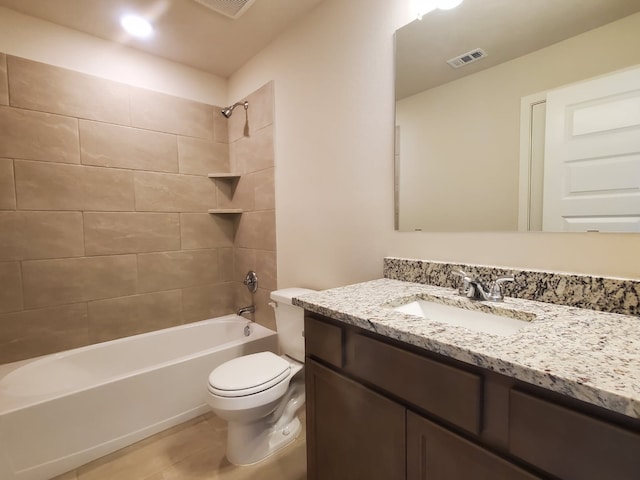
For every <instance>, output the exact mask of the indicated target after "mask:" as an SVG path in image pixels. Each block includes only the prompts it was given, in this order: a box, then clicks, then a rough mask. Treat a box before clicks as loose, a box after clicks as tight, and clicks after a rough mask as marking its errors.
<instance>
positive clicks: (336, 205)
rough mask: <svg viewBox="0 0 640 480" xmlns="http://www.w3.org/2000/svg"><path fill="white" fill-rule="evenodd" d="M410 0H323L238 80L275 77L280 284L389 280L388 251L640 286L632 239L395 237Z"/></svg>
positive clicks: (246, 88)
mask: <svg viewBox="0 0 640 480" xmlns="http://www.w3.org/2000/svg"><path fill="white" fill-rule="evenodd" d="M409 7H410V0H402V1H400V0H349V1H344V0H325V1H324V2H323V3H321V4H320V5H319V6H318V7H317V8H316V9H315V10H314V11H313V12H311V13H310V14H309V15H308V16H307V17H306V18H304V19H302V20H301V21H300V22H299V23H298V24H297V25H295V26H294V27H293V28H291V29H290V30H288V31H287V32H285V33H284V34H283V35H281V36H280V37H279V38H278V39H277V40H276V41H274V42H273V43H272V44H270V45H269V46H267V47H266V48H265V49H264V50H263V51H262V52H261V53H260V54H258V55H257V56H256V57H254V58H253V59H252V60H251V61H250V62H248V63H247V64H246V65H245V66H244V67H243V68H242V69H240V70H239V71H238V72H236V74H234V75H233V76H232V77H231V79H230V82H229V98H241V97H242V96H243V95H246V94H247V93H249V92H251V91H253V90H255V89H256V88H257V87H259V86H260V85H262V84H264V83H265V82H266V81H268V80H271V79H273V80H274V81H275V99H276V138H275V142H276V201H277V235H278V286H279V287H287V286H294V285H297V286H305V287H313V288H328V287H332V286H337V285H344V284H348V283H353V282H357V281H364V280H369V279H372V278H379V277H380V276H381V275H382V257H383V256H386V255H394V256H404V257H412V258H425V259H434V260H444V261H459V262H472V263H480V264H489V265H502V266H508V267H523V268H534V269H546V270H554V271H567V272H576V273H592V274H599V275H608V276H620V277H629V278H640V258H639V257H640V255H639V253H638V252H640V238H639V236H638V235H630V234H592V233H586V234H562V233H482V234H469V233H456V234H451V233H449V234H447V233H413V232H405V233H402V232H395V231H394V230H393V124H394V121H393V112H394V98H393V97H394V95H393V32H394V31H395V30H396V29H397V28H399V27H400V26H402V25H404V24H406V23H407V22H409V21H410V20H411V17H410V9H409Z"/></svg>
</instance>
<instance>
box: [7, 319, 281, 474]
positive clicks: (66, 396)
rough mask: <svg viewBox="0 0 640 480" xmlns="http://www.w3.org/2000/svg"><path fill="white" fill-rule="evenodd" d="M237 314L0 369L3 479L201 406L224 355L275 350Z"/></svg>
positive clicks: (54, 465)
mask: <svg viewBox="0 0 640 480" xmlns="http://www.w3.org/2000/svg"><path fill="white" fill-rule="evenodd" d="M248 323H249V322H248V321H247V320H246V319H244V318H242V317H238V316H236V315H227V316H224V317H219V318H214V319H210V320H204V321H201V322H197V323H191V324H187V325H182V326H178V327H173V328H168V329H165V330H158V331H155V332H151V333H145V334H142V335H136V336H133V337H127V338H121V339H118V340H113V341H110V342H105V343H100V344H96V345H90V346H87V347H82V348H77V349H73V350H69V351H66V352H61V353H55V354H51V355H46V356H44V357H39V358H37V359H32V360H26V361H22V362H16V363H13V364H8V365H2V366H0V479H2V480H14V479H15V480H44V479H50V478H52V477H54V476H56V475H59V474H61V473H64V472H67V471H69V470H72V469H74V468H77V467H79V466H80V465H83V464H85V463H87V462H89V461H91V460H94V459H96V458H98V457H101V456H103V455H106V454H108V453H111V452H113V451H115V450H118V449H120V448H122V447H125V446H127V445H130V444H132V443H134V442H136V441H138V440H141V439H143V438H145V437H148V436H150V435H153V434H154V433H157V432H159V431H161V430H164V429H166V428H169V427H171V426H173V425H176V424H179V423H181V422H184V421H186V420H188V419H190V418H193V417H196V416H198V415H200V414H202V413H205V412H208V411H209V408H208V407H207V405H206V404H205V401H204V398H205V392H206V391H207V377H208V375H209V373H210V372H211V370H212V369H213V368H214V367H216V366H217V365H220V364H221V363H222V362H224V361H226V360H228V359H231V358H234V357H237V356H240V355H244V354H247V353H255V352H258V351H266V350H269V351H273V352H276V351H277V336H276V332H274V331H272V330H269V329H267V328H264V327H262V326H260V325H258V324H251V334H250V335H249V336H248V337H245V335H244V332H243V330H244V328H245V326H246V325H248Z"/></svg>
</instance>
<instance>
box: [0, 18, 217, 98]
mask: <svg viewBox="0 0 640 480" xmlns="http://www.w3.org/2000/svg"><path fill="white" fill-rule="evenodd" d="M0 52H2V53H8V54H10V55H15V56H18V57H23V58H28V59H30V60H35V61H37V62H43V63H48V64H50V65H56V66H58V67H63V68H68V69H70V70H75V71H78V72H82V73H87V74H90V75H96V76H99V77H103V78H107V79H109V80H115V81H117V82H122V83H126V84H129V85H133V86H136V87H141V88H148V89H150V90H155V91H157V92H162V93H167V94H169V95H176V96H179V97H182V98H188V99H191V100H196V101H199V102H204V103H210V104H213V105H227V103H228V101H227V80H226V79H224V78H221V77H217V76H215V75H211V74H208V73H205V72H202V71H200V70H196V69H194V68H191V67H187V66H186V65H181V64H178V63H175V62H170V61H168V60H164V59H162V58H159V57H156V56H153V55H149V54H146V53H143V52H141V51H138V50H134V49H132V48H128V47H124V46H121V45H117V44H114V43H112V42H108V41H106V40H102V39H100V38H97V37H93V36H91V35H87V34H84V33H81V32H78V31H76V30H71V29H69V28H65V27H61V26H59V25H55V24H53V23H50V22H45V21H43V20H40V19H37V18H34V17H30V16H27V15H23V14H21V13H18V12H16V11H14V10H9V9H7V8H3V7H0Z"/></svg>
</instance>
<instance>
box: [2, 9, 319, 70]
mask: <svg viewBox="0 0 640 480" xmlns="http://www.w3.org/2000/svg"><path fill="white" fill-rule="evenodd" d="M229 1H230V2H231V3H237V1H236V2H234V1H233V0H229ZM321 1H322V0H256V1H255V3H254V4H253V5H251V6H250V7H249V8H248V9H247V10H246V12H245V13H244V14H243V15H242V16H240V17H239V18H238V19H236V20H233V19H231V18H228V17H226V16H223V15H221V14H219V13H216V12H214V11H212V10H210V9H208V8H207V7H205V6H203V5H201V4H199V3H197V2H195V1H194V0H0V7H6V8H10V9H12V10H16V11H18V12H21V13H24V14H26V15H30V16H33V17H36V18H40V19H42V20H47V21H49V22H53V23H57V24H59V25H63V26H65V27H68V28H72V29H74V30H79V31H81V32H85V33H88V34H91V35H94V36H96V37H100V38H103V39H105V40H110V41H113V42H118V43H122V44H126V45H128V46H130V47H133V48H136V49H139V50H143V51H145V52H148V53H151V54H153V55H157V56H159V57H163V58H166V59H168V60H172V61H174V62H178V63H182V64H185V65H189V66H191V67H194V68H197V69H199V70H203V71H205V72H209V73H212V74H214V75H218V76H220V77H223V78H228V77H229V76H230V75H231V74H232V73H234V72H235V71H236V70H237V69H238V68H240V67H241V66H242V65H244V64H245V63H246V62H247V61H248V60H249V59H250V58H251V57H253V56H254V55H256V54H257V53H258V52H259V51H260V50H262V49H263V48H264V47H265V46H266V45H268V44H269V43H270V42H271V41H273V40H274V39H275V38H276V37H278V35H279V34H280V33H282V32H283V31H284V30H285V29H286V28H287V27H288V26H290V25H291V24H293V23H294V22H295V21H296V20H298V19H299V18H300V17H302V16H303V15H305V14H306V13H308V12H309V11H311V10H312V9H313V8H314V7H315V6H317V5H318V4H319V3H320V2H321ZM124 13H138V14H141V15H143V16H146V17H147V18H149V19H152V20H153V24H154V28H155V32H154V35H153V36H152V37H151V38H149V39H147V40H138V39H134V38H132V37H130V36H128V35H127V34H125V33H124V32H123V30H122V29H121V28H120V24H119V19H120V16H121V15H122V14H124Z"/></svg>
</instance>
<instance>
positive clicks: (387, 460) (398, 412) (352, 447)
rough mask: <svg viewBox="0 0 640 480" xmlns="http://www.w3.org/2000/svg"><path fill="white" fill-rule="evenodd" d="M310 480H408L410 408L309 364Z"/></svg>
mask: <svg viewBox="0 0 640 480" xmlns="http://www.w3.org/2000/svg"><path fill="white" fill-rule="evenodd" d="M305 376H306V386H307V465H308V472H307V478H308V479H309V480H400V479H404V478H405V476H406V475H405V445H406V444H405V408H404V407H403V406H401V405H398V404H397V403H395V402H393V401H391V400H389V399H387V398H385V397H383V396H381V395H378V394H377V393H375V392H373V391H371V390H369V389H368V388H366V387H363V386H362V385H360V384H358V383H356V382H354V381H352V380H349V379H348V378H346V377H343V376H342V375H339V374H338V373H335V372H333V371H331V370H329V369H327V368H325V367H323V366H321V365H320V364H318V363H316V362H314V361H313V360H311V359H309V358H307V361H306V373H305Z"/></svg>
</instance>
